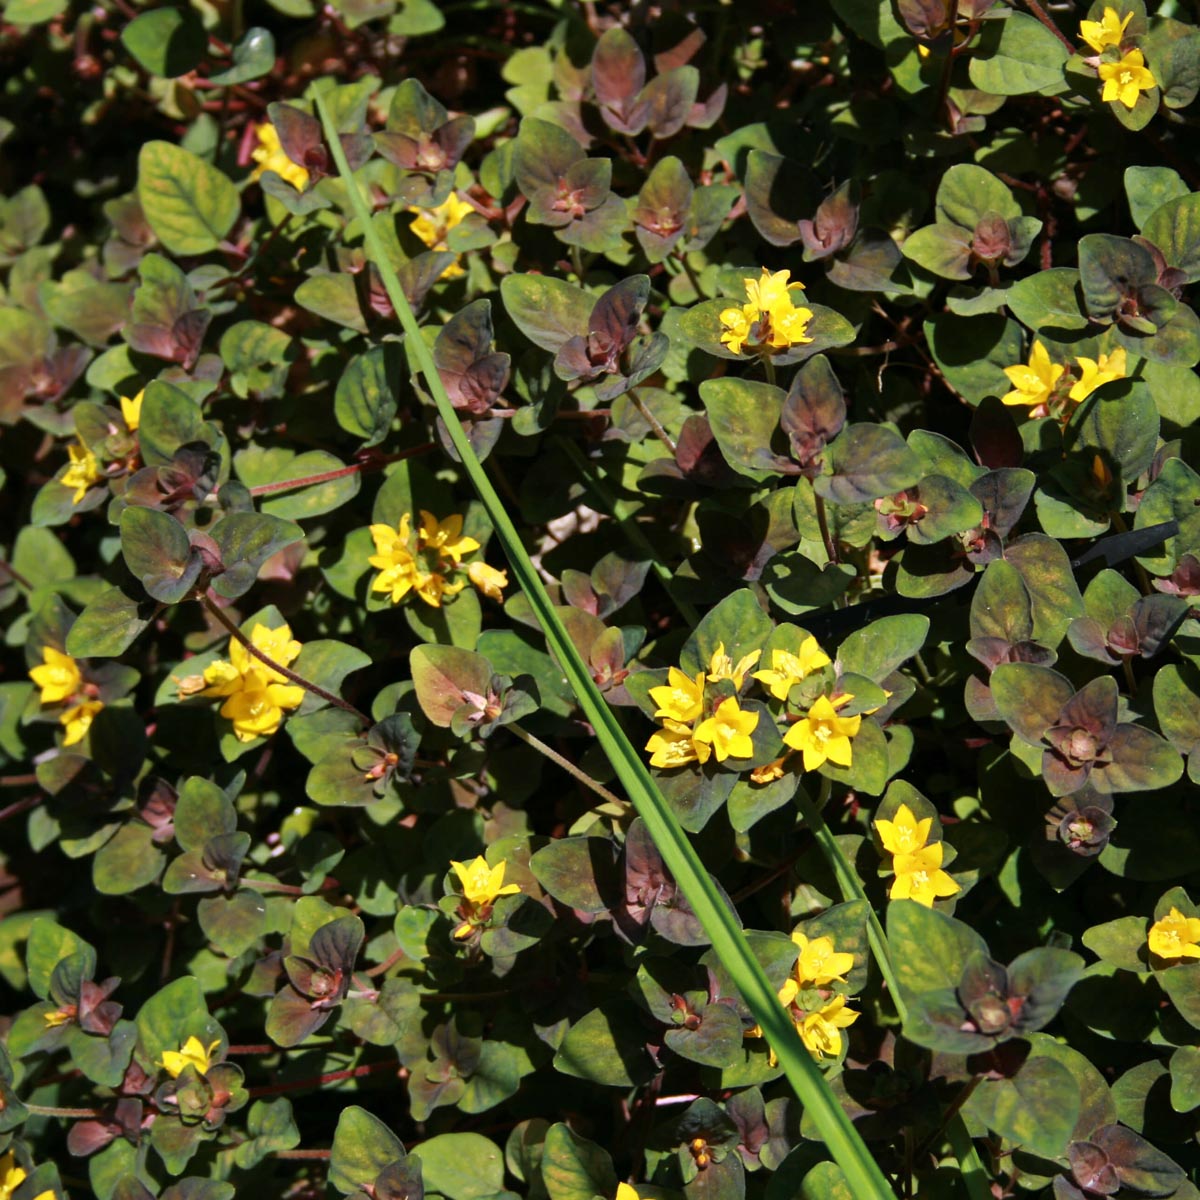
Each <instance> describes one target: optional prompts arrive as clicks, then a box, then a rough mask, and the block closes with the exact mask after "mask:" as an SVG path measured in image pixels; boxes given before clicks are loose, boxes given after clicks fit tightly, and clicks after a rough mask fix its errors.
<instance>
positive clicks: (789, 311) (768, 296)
mask: <svg viewBox="0 0 1200 1200" xmlns="http://www.w3.org/2000/svg"><path fill="white" fill-rule="evenodd" d="M790 274H791V272H790V271H776V272H774V273H772V272H771V271H769V270H767V268H766V267H763V269H762V275H761V277H760V278H758V279H746V280H743V283H745V285H746V303H745V304H743V305H742V306H741V307H740V308H727V309H725V310H724V311H723V312H722V313H721V317H720V319H721V330H722V332H721V342H722V344H723V345H726V346H728V347H729V349H730V350H732V351H733V353H734V354H746V353H750V352H752V353H755V354H775V353H777V352H778V351H780V350H787V349H789V348H790V347H792V346H802V345H804V344H805V343H806V342H811V341H812V340H813V339H812V338H810V337H808V336H807V332H808V323H809V321H811V320H812V319H813V314H812V310H811V309H808V308H802V307H798V306H796V305H794V304H793V303H792V296H791V293H792V291H793V290H794V289H796V288H800V289H801V290H803V288H804V284H802V283H800V282H799V281H798V280H797V281H796V282H794V283H789V282H788V276H789V275H790ZM747 346H748V347H749V350H747V349H746V347H747Z"/></svg>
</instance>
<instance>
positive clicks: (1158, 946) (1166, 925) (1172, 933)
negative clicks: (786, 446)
mask: <svg viewBox="0 0 1200 1200" xmlns="http://www.w3.org/2000/svg"><path fill="white" fill-rule="evenodd" d="M1148 941H1149V943H1150V953H1151V954H1155V955H1157V956H1158V957H1159V958H1200V918H1197V917H1185V916H1184V915H1183V913H1181V912H1180V911H1179V909H1177V908H1175V907H1172V909H1171V911H1170V912H1169V913H1167V915H1166V916H1165V917H1163V918H1162V920H1160V921H1155V922H1154V924H1153V925H1151V926H1150V933H1149V937H1148Z"/></svg>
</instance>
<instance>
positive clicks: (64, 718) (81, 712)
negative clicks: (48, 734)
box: [58, 700, 104, 746]
mask: <svg viewBox="0 0 1200 1200" xmlns="http://www.w3.org/2000/svg"><path fill="white" fill-rule="evenodd" d="M103 708H104V702H103V701H101V700H82V701H80V703H78V704H76V705H74V706H72V707H71V708H68V709H66V710H65V711H64V712H63V713H61V714H60V715H59V718H58V720H59V723H60V724H61V725H62V727H63V728H64V729H65V730H66V737H64V738H63V745H64V746H73V745H75V743H76V742H82V741H83V739H84V738H85V737H87V731H88V730H89V729H91V727H92V722H93V721H94V720H95V719H96V714H97V713H98V712H100V711H101V709H103Z"/></svg>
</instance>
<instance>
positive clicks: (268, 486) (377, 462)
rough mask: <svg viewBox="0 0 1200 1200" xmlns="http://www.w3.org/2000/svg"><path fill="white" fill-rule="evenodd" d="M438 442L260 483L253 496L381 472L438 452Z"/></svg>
mask: <svg viewBox="0 0 1200 1200" xmlns="http://www.w3.org/2000/svg"><path fill="white" fill-rule="evenodd" d="M436 449H437V443H436V442H422V443H421V444H420V445H419V446H413V447H411V448H410V449H408V450H401V451H400V452H399V453H398V454H380V455H377V456H372V457H371V458H365V459H363V460H362V462H356V463H351V464H350V465H349V466H348V467H339V468H338V469H337V470H336V471H322V472H321V473H320V474H319V475H305V476H304V478H302V479H281V480H279V481H277V482H276V483H260V484H258V485H256V486H255V487H252V488H251V489H250V495H252V496H269V495H271V494H272V493H274V492H286V491H288V490H289V489H291V488H298V487H311V486H312V485H313V484H315V483H328V482H329V481H330V480H331V479H344V478H345V477H346V476H347V475H356V474H358V473H359V472H360V471H364V472H365V471H379V470H382V469H383V468H384V467H386V466H387V465H388V464H389V463H394V462H400V460H401V459H405V458H413V457H415V456H416V455H418V454H428V453H429V451H430V450H436Z"/></svg>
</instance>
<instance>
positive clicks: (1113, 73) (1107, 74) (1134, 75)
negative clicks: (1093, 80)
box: [1096, 50, 1158, 108]
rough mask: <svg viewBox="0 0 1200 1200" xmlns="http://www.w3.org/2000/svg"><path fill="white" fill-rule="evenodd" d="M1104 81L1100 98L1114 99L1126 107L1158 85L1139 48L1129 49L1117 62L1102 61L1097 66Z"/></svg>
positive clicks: (1130, 106)
mask: <svg viewBox="0 0 1200 1200" xmlns="http://www.w3.org/2000/svg"><path fill="white" fill-rule="evenodd" d="M1096 70H1097V71H1099V73H1100V78H1101V79H1102V80H1103V81H1104V91H1102V92H1101V93H1100V99H1101V100H1116V101H1118V102H1119V103H1121V104H1123V105H1125V107H1126V108H1134V107H1136V105H1137V102H1138V96H1139V95H1140V94H1141V93H1142V92H1148V91H1150V90H1151V89H1152V88H1156V87H1158V81H1157V80H1156V79H1155V78H1154V76H1153V75H1152V74H1151V73H1150V71H1149V70H1148V69H1147V67H1146V60H1145V59H1144V58H1143V57H1142V52H1141V51H1140V50H1130V51H1129V52H1128V53H1127V54H1126V55H1125V56H1124V57H1123V58H1122V59H1121V60H1120V61H1119V62H1115V63H1105V62H1102V63H1101V64H1100V65H1099V66H1098V67H1097V68H1096Z"/></svg>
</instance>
